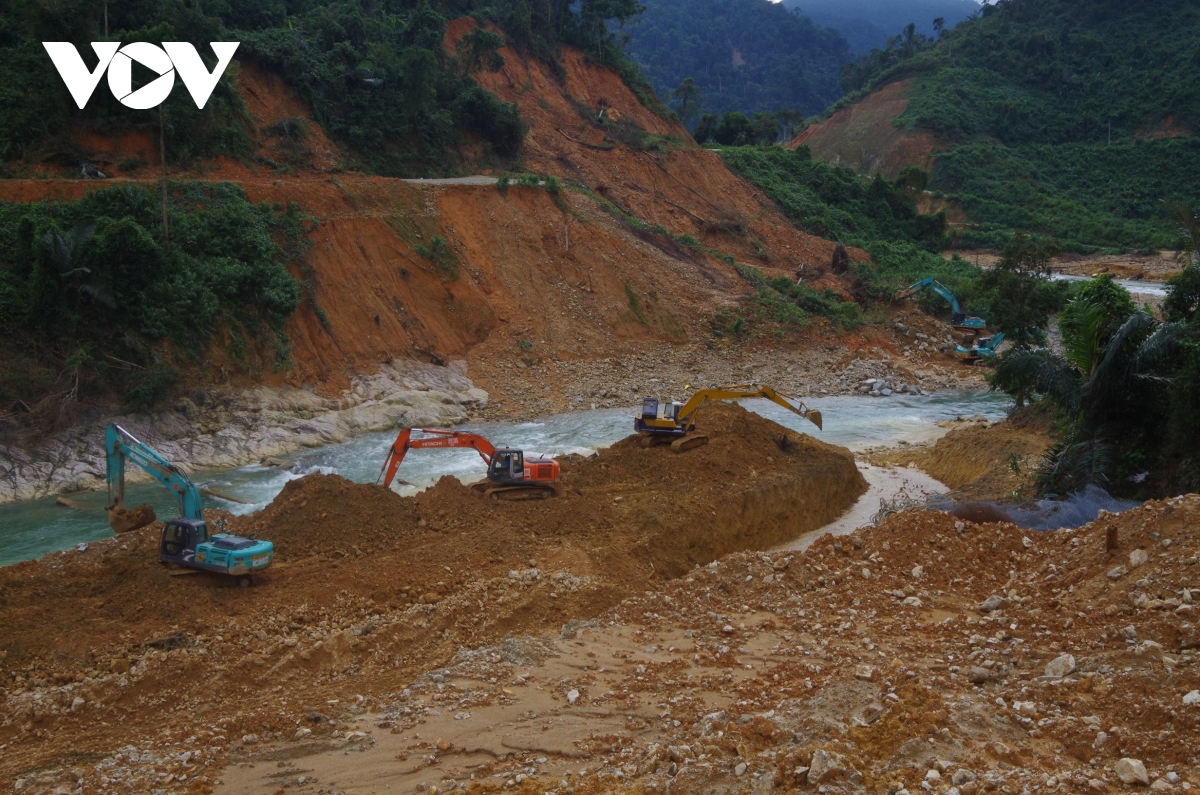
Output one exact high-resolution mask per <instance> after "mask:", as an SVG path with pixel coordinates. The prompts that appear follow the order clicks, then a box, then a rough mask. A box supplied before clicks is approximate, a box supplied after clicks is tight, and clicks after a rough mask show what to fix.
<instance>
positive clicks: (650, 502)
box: [0, 404, 866, 792]
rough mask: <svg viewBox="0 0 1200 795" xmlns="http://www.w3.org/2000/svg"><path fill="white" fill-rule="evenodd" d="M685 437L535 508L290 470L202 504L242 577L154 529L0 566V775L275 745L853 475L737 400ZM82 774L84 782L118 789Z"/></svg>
mask: <svg viewBox="0 0 1200 795" xmlns="http://www.w3.org/2000/svg"><path fill="white" fill-rule="evenodd" d="M702 430H703V431H704V432H705V433H706V434H707V435H708V436H709V439H710V441H709V443H708V444H707V445H705V446H703V447H700V448H697V449H694V450H691V451H688V452H686V453H683V454H677V453H673V452H672V451H671V450H670V448H667V447H658V448H650V449H647V448H643V447H641V446H640V444H639V443H638V440H637V439H628V440H625V441H623V442H620V443H618V444H616V445H614V446H613V447H611V448H609V449H606V450H604V451H602V452H601V453H600V454H599V455H597V456H594V457H592V458H587V459H582V458H567V459H564V460H563V461H562V472H563V475H562V480H561V483H560V494H559V496H558V497H556V498H554V499H551V500H545V501H540V502H495V501H492V500H489V499H487V498H485V497H483V496H482V495H480V494H477V493H475V492H472V491H471V490H469V489H468V488H467V487H466V486H464V485H462V484H461V483H459V482H458V481H457V480H455V479H453V478H444V479H443V480H442V481H441V482H439V483H438V484H437V485H436V486H435V487H433V488H432V489H429V490H428V491H425V492H423V493H421V494H420V495H418V496H417V497H412V498H406V497H400V496H399V495H397V494H395V493H394V492H391V491H388V490H386V489H383V488H381V487H377V486H374V485H359V484H353V483H350V482H348V481H346V480H343V479H341V478H339V477H336V476H324V475H314V476H309V477H306V478H303V479H300V480H296V481H293V482H292V483H290V484H289V485H288V486H287V488H285V489H284V491H283V492H282V493H281V494H280V495H279V497H278V498H276V500H275V501H274V502H273V503H272V504H271V505H270V506H269V507H268V508H267V509H266V510H264V511H263V512H261V513H260V514H257V515H254V516H251V517H244V518H237V519H234V518H232V517H228V516H217V515H213V517H212V518H211V521H212V522H213V524H214V526H221V527H223V529H227V530H231V531H234V532H238V533H243V534H251V535H255V536H258V537H263V538H268V539H270V540H272V541H273V542H274V543H275V544H276V546H277V550H278V552H277V559H276V561H275V563H274V564H273V565H272V567H271V568H270V569H269V570H267V571H266V572H264V573H262V574H260V575H258V576H257V578H256V579H257V582H256V584H255V586H254V587H253V588H246V589H243V588H220V587H214V583H213V582H212V581H211V580H209V579H207V578H206V575H201V574H197V575H188V576H172V573H171V572H169V571H168V570H165V569H163V568H162V567H161V566H160V564H159V563H158V562H157V554H156V540H157V533H158V531H159V528H160V527H161V526H152V527H150V528H147V529H145V530H142V531H136V532H133V533H128V534H125V535H122V536H120V537H118V538H113V539H110V540H108V541H103V542H98V543H94V544H91V545H86V546H85V547H84V548H83V549H82V550H71V551H67V552H63V553H58V554H52V555H48V556H46V557H44V558H42V559H41V560H40V561H30V562H27V563H22V564H18V565H15V566H10V567H7V568H4V569H0V624H2V625H3V626H4V633H3V638H2V640H0V688H3V693H4V695H3V702H2V704H3V706H2V707H0V751H2V752H3V753H2V754H0V784H3V783H5V782H8V783H12V782H13V781H15V780H16V779H18V778H22V779H26V778H28V777H29V776H30V775H31V774H36V773H37V772H38V771H39V770H43V769H46V768H47V767H50V768H57V767H59V766H61V765H62V764H64V763H67V764H74V763H75V761H76V760H82V761H85V762H88V763H89V764H90V763H91V762H94V761H96V760H103V759H109V758H111V757H110V755H111V754H112V753H113V752H114V751H116V750H117V749H119V748H121V747H123V746H126V745H129V744H134V745H139V746H141V745H144V744H146V743H158V742H161V741H162V739H163V738H164V737H166V736H170V737H172V738H177V739H185V738H187V737H197V738H200V737H201V736H203V737H204V742H203V743H202V745H203V746H204V748H205V749H207V750H206V751H205V753H206V754H210V755H211V754H215V753H218V751H217V750H216V749H217V748H218V747H220V748H221V749H222V750H221V751H220V753H222V754H224V753H226V752H227V751H228V750H233V749H234V748H235V747H236V745H238V744H242V743H243V740H242V738H243V737H244V736H251V735H252V736H253V737H254V738H256V739H257V740H258V741H260V742H263V743H267V742H275V741H279V740H283V739H286V738H289V737H291V736H292V735H293V733H294V731H295V729H294V727H292V726H291V724H290V721H291V720H292V719H293V718H294V717H295V716H300V717H301V718H303V719H304V720H308V719H309V717H310V716H311V714H312V713H313V712H314V711H319V712H328V711H330V709H329V707H328V706H327V702H328V701H333V702H335V703H342V701H343V700H345V699H353V697H354V696H355V695H356V694H360V693H371V692H383V691H385V690H390V689H393V688H395V687H402V686H403V685H404V684H407V683H409V682H411V681H412V680H413V679H414V678H415V677H416V676H418V675H420V674H422V673H424V672H426V671H428V670H429V669H430V668H432V667H437V666H440V665H444V664H446V663H448V662H449V661H450V660H451V659H452V658H453V657H454V655H455V653H456V652H457V650H458V649H460V648H462V647H467V648H470V647H478V646H486V645H491V644H495V643H500V642H502V641H503V640H504V638H506V637H508V636H510V635H529V634H541V633H544V632H548V631H557V630H558V629H559V628H560V627H561V626H562V625H563V624H565V623H567V622H569V621H571V620H589V619H594V618H596V617H598V616H599V615H601V614H603V612H604V611H606V610H608V609H610V608H612V607H613V606H614V605H616V604H618V603H619V602H620V601H621V600H623V599H626V598H628V597H629V596H631V595H633V594H636V593H641V592H643V591H647V590H652V589H657V588H659V587H661V586H662V584H663V583H665V582H667V581H669V580H671V579H672V578H676V577H679V576H681V575H683V574H685V573H686V572H688V571H690V570H691V569H692V568H694V567H695V566H696V565H704V564H707V563H708V562H710V561H712V560H714V559H716V558H718V557H720V556H722V555H725V554H728V553H731V552H736V551H740V550H745V549H761V548H767V547H771V546H774V545H777V544H780V543H783V542H785V541H787V540H788V539H790V538H794V537H796V536H799V535H801V534H803V533H805V532H808V531H811V530H813V529H816V528H818V527H821V526H822V525H824V524H826V523H828V522H830V521H832V520H833V519H835V518H836V517H837V516H839V515H840V514H841V513H842V512H844V511H845V510H846V509H847V508H848V507H849V506H850V505H852V504H853V503H854V501H855V500H856V498H857V497H858V496H859V495H860V494H862V493H863V491H865V489H866V484H865V482H864V481H863V479H862V477H861V476H860V475H859V474H858V471H857V469H856V468H855V465H854V460H853V457H852V456H851V455H850V453H849V452H848V451H846V450H844V449H842V448H837V447H832V446H830V445H826V444H824V443H822V442H819V441H816V440H814V439H812V438H810V437H807V436H803V435H798V434H795V433H793V432H790V431H787V430H786V429H784V428H782V427H781V426H778V425H775V424H774V423H772V422H770V421H768V420H765V419H763V418H761V417H759V416H758V415H755V414H752V413H750V412H747V411H745V410H744V409H741V408H740V407H738V406H736V405H732V404H719V405H714V406H712V407H710V408H709V409H707V410H706V411H705V413H704V417H703V428H702ZM296 710H299V711H298V712H297V711H296ZM285 716H289V717H285ZM202 732H205V733H206V734H203V735H202ZM217 737H221V738H223V739H221V740H217V739H215V738H217ZM172 742H173V741H172ZM249 742H253V740H251V741H249ZM223 743H231V745H229V746H228V748H225V745H223ZM174 758H176V759H177V758H178V757H177V756H176V757H174ZM204 758H205V759H207V758H209V757H204ZM97 771H98V772H97V775H96V777H93V779H92V780H91V781H92V783H90V784H89V785H88V787H89V789H88V791H96V792H103V791H112V789H113V788H118V789H119V787H117V785H116V784H112V783H111V782H107V783H106V782H104V781H101V780H100V778H99V776H103V775H107V774H106V773H104V769H99V768H98V769H97ZM109 778H110V779H112V778H113V776H109ZM154 780H155V779H154V778H153V776H152V777H150V778H139V777H138V776H134V777H133V778H127V779H122V781H123V782H124V783H122V784H121V785H120V787H124V788H125V790H124V791H144V790H143V788H144V787H146V786H148V785H149V784H150V783H152V782H153V781H154ZM187 781H188V782H192V781H193V779H187ZM208 781H209V783H211V782H212V778H211V777H210V778H209V779H208ZM182 782H183V780H180V783H182ZM110 785H111V786H110ZM55 786H58V784H55ZM53 789H54V787H49V788H47V789H44V790H43V789H37V790H34V791H51V790H53ZM72 789H73V788H72Z"/></svg>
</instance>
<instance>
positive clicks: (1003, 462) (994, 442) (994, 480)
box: [869, 421, 1053, 501]
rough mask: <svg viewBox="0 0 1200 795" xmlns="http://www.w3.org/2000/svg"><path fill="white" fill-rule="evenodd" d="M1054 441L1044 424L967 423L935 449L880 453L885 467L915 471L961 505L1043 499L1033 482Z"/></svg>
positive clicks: (875, 457) (875, 454) (874, 458)
mask: <svg viewBox="0 0 1200 795" xmlns="http://www.w3.org/2000/svg"><path fill="white" fill-rule="evenodd" d="M1052 442H1053V440H1052V439H1051V438H1050V434H1049V432H1048V429H1047V428H1046V427H1045V425H1044V424H1043V423H1037V422H1033V423H1028V422H1026V423H1012V422H1008V421H1004V422H999V423H991V424H989V423H985V422H963V423H959V424H958V427H955V428H952V429H951V430H950V432H949V433H947V434H946V435H945V436H943V437H942V438H940V439H938V440H937V441H936V442H935V443H933V444H932V445H919V446H918V445H907V446H901V447H898V448H888V449H885V450H876V451H872V452H871V453H870V456H869V457H870V460H871V462H872V463H874V464H878V465H880V466H910V465H911V466H914V467H916V468H917V469H920V470H923V471H925V472H928V473H929V474H930V475H932V476H933V477H934V478H936V479H937V480H940V481H941V482H942V483H945V484H946V485H947V486H949V487H950V488H951V489H952V490H953V491H952V492H951V495H950V496H951V497H952V498H953V499H955V500H958V501H966V500H1003V501H1011V500H1012V499H1013V495H1014V494H1015V495H1017V496H1018V497H1019V498H1021V499H1026V500H1027V499H1030V498H1037V497H1040V494H1038V493H1037V489H1036V487H1035V485H1036V484H1034V483H1033V481H1032V475H1033V473H1034V472H1035V471H1036V470H1037V467H1038V464H1039V462H1040V461H1041V458H1042V455H1044V454H1045V452H1046V450H1047V449H1048V448H1049V447H1050V445H1051V444H1052Z"/></svg>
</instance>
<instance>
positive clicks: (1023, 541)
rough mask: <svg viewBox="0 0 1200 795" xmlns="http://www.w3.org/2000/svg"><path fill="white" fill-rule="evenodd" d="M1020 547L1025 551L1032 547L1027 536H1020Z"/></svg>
mask: <svg viewBox="0 0 1200 795" xmlns="http://www.w3.org/2000/svg"><path fill="white" fill-rule="evenodd" d="M1021 545H1022V546H1023V547H1025V548H1026V549H1029V548H1030V547H1031V546H1033V541H1032V540H1031V539H1030V538H1029V536H1021Z"/></svg>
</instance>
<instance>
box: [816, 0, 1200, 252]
mask: <svg viewBox="0 0 1200 795" xmlns="http://www.w3.org/2000/svg"><path fill="white" fill-rule="evenodd" d="M1197 42H1200V7H1197V6H1196V4H1195V3H1192V2H1188V0H1163V2H1158V3H1153V4H1149V5H1146V4H1130V3H1125V2H1120V1H1119V0H1100V1H1099V2H1097V0H1000V2H998V3H995V4H992V5H988V6H984V8H983V9H982V13H981V15H980V16H979V17H978V18H976V19H971V20H967V21H965V22H963V23H961V24H959V25H958V26H957V27H954V28H952V29H951V28H945V29H944V30H942V31H941V34H940V36H939V37H936V38H934V37H926V36H922V35H921V34H919V33H914V34H912V35H910V36H906V37H903V38H902V39H900V40H898V41H893V42H892V43H891V45H890V46H889V47H888V48H886V49H882V50H875V51H873V52H872V53H871V54H870V55H868V56H866V57H864V58H863V59H862V60H860V61H859V62H858V63H857V64H852V65H849V66H848V67H847V69H846V70H845V72H844V74H843V85H844V87H845V88H846V90H847V92H849V93H848V95H847V97H846V98H845V99H843V100H842V101H841V102H840V103H838V104H837V105H835V106H834V108H833V109H835V110H836V109H837V108H838V107H844V106H845V105H847V104H849V103H851V102H855V101H858V100H860V99H861V98H862V97H864V96H865V95H866V94H867V93H868V92H870V91H873V90H875V89H877V88H880V87H882V86H884V85H886V84H888V83H891V82H894V81H896V80H900V79H905V78H911V79H912V80H913V85H912V89H911V93H910V99H909V104H908V108H907V110H906V111H905V112H904V113H903V114H902V115H901V116H900V118H899V119H898V120H897V122H896V123H897V124H898V125H901V126H904V127H907V128H909V129H913V130H928V131H930V132H932V133H934V134H935V135H936V136H937V138H938V140H939V141H940V142H941V143H942V144H944V145H946V146H947V147H948V151H946V152H943V153H939V154H937V155H936V163H935V166H934V168H933V171H932V174H931V179H930V183H929V189H930V190H931V191H933V192H934V193H936V194H939V195H941V196H944V197H946V198H947V199H950V200H953V201H955V202H957V203H959V204H961V205H962V207H963V208H964V210H965V211H966V212H967V214H968V216H969V217H970V218H971V220H972V221H974V222H975V226H974V227H973V228H970V229H968V230H965V231H963V232H962V233H961V235H959V236H958V237H957V239H956V240H955V241H954V242H955V243H956V244H957V245H961V246H964V247H987V248H1000V247H1002V246H1003V245H1004V242H1005V241H1006V240H1007V239H1008V237H1009V236H1010V234H1011V232H1012V231H1013V230H1024V231H1028V232H1033V233H1036V234H1040V235H1045V236H1051V237H1054V238H1057V239H1058V240H1060V241H1061V242H1062V243H1063V245H1064V247H1065V248H1066V249H1068V250H1072V251H1080V252H1084V251H1090V250H1095V249H1097V248H1102V249H1123V250H1145V249H1154V248H1159V247H1170V246H1173V245H1174V244H1175V243H1176V242H1177V238H1176V235H1175V231H1174V229H1173V227H1172V225H1171V224H1170V222H1169V219H1168V215H1167V213H1166V212H1165V210H1164V200H1166V199H1170V198H1176V199H1180V200H1183V201H1185V202H1192V203H1195V202H1197V201H1200V186H1198V184H1197V182H1196V181H1195V179H1193V178H1192V176H1191V175H1192V174H1194V173H1197V170H1198V169H1200V142H1197V140H1196V138H1194V137H1193V133H1194V131H1195V130H1196V128H1197V125H1198V124H1200V70H1197V69H1196V66H1197V65H1198V64H1200V44H1197Z"/></svg>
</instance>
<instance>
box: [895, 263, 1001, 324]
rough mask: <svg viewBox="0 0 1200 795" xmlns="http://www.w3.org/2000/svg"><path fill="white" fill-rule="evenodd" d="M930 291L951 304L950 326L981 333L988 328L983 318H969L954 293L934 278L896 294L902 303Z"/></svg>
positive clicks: (924, 280) (923, 280)
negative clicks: (906, 299)
mask: <svg viewBox="0 0 1200 795" xmlns="http://www.w3.org/2000/svg"><path fill="white" fill-rule="evenodd" d="M925 289H929V290H932V291H933V292H935V293H937V294H938V295H940V296H941V297H942V298H944V299H946V303H948V304H950V325H951V326H952V327H953V328H956V329H961V330H962V331H970V332H976V333H978V332H980V331H983V330H984V329H985V328H987V322H986V321H985V320H984V319H983V318H981V317H968V316H967V314H966V313H965V312H963V311H962V307H961V306H959V303H958V299H957V298H955V297H954V293H952V292H950V289H949V288H948V287H946V285H944V284H942V283H941V282H939V281H938V280H937V279H934V278H933V277H932V276H931V277H929V278H928V279H922V280H921V281H919V282H917V283H916V284H914V285H912V286H911V287H909V288H908V289H906V290H901V291H900V292H898V293H896V296H895V298H896V300H897V301H901V300H903V299H905V298H911V297H913V296H914V295H916V294H917V293H919V292H921V291H922V290H925Z"/></svg>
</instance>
